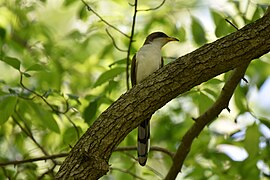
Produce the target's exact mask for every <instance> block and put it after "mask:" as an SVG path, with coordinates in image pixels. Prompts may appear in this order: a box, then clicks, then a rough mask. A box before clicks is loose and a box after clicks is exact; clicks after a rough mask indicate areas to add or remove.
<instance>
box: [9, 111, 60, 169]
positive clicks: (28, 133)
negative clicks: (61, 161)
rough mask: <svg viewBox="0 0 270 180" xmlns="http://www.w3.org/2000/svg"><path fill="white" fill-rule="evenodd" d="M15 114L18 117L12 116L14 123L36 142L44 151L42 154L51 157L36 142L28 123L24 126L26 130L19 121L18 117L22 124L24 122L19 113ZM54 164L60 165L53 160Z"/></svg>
mask: <svg viewBox="0 0 270 180" xmlns="http://www.w3.org/2000/svg"><path fill="white" fill-rule="evenodd" d="M15 114H16V117H15V116H14V115H13V116H12V119H13V121H14V122H15V123H16V124H17V125H18V126H19V127H20V129H21V130H22V131H23V132H24V133H25V134H26V135H27V136H28V137H29V138H30V139H31V140H32V141H33V142H34V144H35V145H36V146H37V147H38V148H39V149H40V150H41V151H42V153H43V154H44V155H45V156H49V153H48V152H47V151H46V150H45V149H44V148H43V147H42V146H41V145H40V144H39V143H38V142H37V141H36V139H35V137H34V136H33V134H32V132H31V129H30V128H29V127H28V125H27V124H26V123H24V126H25V128H26V129H27V130H26V129H25V128H24V127H23V126H22V125H21V124H20V123H19V121H18V120H17V117H18V118H20V120H21V121H22V122H24V121H23V120H22V119H21V116H20V115H19V114H18V112H17V111H15ZM52 162H53V163H54V164H58V162H57V161H55V160H54V159H52Z"/></svg>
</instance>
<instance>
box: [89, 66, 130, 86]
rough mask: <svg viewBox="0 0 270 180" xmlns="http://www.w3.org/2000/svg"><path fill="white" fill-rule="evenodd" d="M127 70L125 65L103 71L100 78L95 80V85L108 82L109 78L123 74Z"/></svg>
mask: <svg viewBox="0 0 270 180" xmlns="http://www.w3.org/2000/svg"><path fill="white" fill-rule="evenodd" d="M125 70H126V68H124V67H117V68H114V69H110V70H108V71H106V72H104V73H102V74H101V75H100V76H99V78H98V79H97V81H96V82H95V84H94V87H97V86H100V85H101V84H103V83H105V82H108V81H109V80H111V79H113V78H114V77H116V76H117V75H119V74H121V73H122V72H124V71H125Z"/></svg>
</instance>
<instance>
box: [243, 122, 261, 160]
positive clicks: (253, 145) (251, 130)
mask: <svg viewBox="0 0 270 180" xmlns="http://www.w3.org/2000/svg"><path fill="white" fill-rule="evenodd" d="M259 138H260V132H259V130H258V126H257V125H256V124H255V123H254V124H253V125H252V126H249V127H248V128H247V130H246V137H245V141H244V148H245V149H246V150H247V152H248V154H249V157H248V158H249V159H253V158H254V157H255V156H256V155H258V152H259V142H260V140H259Z"/></svg>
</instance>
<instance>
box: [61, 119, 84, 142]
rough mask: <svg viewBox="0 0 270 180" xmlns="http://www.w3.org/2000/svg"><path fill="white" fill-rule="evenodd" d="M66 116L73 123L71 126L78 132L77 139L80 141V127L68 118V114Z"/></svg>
mask: <svg viewBox="0 0 270 180" xmlns="http://www.w3.org/2000/svg"><path fill="white" fill-rule="evenodd" d="M64 116H65V117H66V118H67V120H68V121H69V122H70V123H71V125H72V126H73V127H74V128H75V130H76V134H77V138H78V139H80V132H79V129H78V127H77V126H76V124H75V123H74V122H73V121H72V120H71V119H70V117H68V116H67V115H66V114H64Z"/></svg>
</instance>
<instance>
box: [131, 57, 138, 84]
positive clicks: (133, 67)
mask: <svg viewBox="0 0 270 180" xmlns="http://www.w3.org/2000/svg"><path fill="white" fill-rule="evenodd" d="M136 71H137V70H136V54H135V55H134V56H133V58H132V61H131V75H130V76H131V84H132V86H135V85H136V84H137V80H136Z"/></svg>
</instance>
